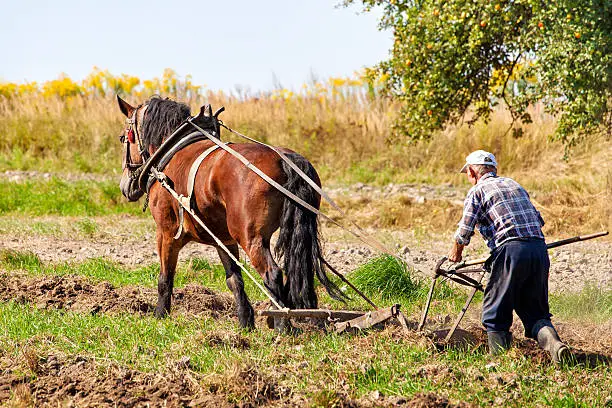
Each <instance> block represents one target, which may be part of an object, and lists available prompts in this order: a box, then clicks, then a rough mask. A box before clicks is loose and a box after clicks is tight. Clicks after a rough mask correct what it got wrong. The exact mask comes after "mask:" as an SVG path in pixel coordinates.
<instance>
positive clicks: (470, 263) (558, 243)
mask: <svg viewBox="0 0 612 408" xmlns="http://www.w3.org/2000/svg"><path fill="white" fill-rule="evenodd" d="M606 235H608V231H600V232H595V233H593V234H587V235H578V236H576V237H571V238H567V239H562V240H560V241H555V242H551V243H550V244H547V245H546V248H547V249H552V248H556V247H560V246H562V245H567V244H573V243H574V242H580V241H587V240H589V239H593V238H599V237H603V236H606ZM487 259H488V258H481V259H473V260H471V261H463V262H460V263H458V264H457V265H456V266H455V269H461V268H465V267H466V266H473V265H480V264H483V263H485V262H486V261H487Z"/></svg>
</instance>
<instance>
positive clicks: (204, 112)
mask: <svg viewBox="0 0 612 408" xmlns="http://www.w3.org/2000/svg"><path fill="white" fill-rule="evenodd" d="M199 116H208V117H211V116H212V107H211V106H210V104H209V103H207V104H206V105H202V107H201V108H200V115H199Z"/></svg>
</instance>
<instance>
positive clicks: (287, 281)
mask: <svg viewBox="0 0 612 408" xmlns="http://www.w3.org/2000/svg"><path fill="white" fill-rule="evenodd" d="M117 102H118V104H119V109H120V111H121V112H122V113H123V115H125V116H126V118H127V120H126V122H127V125H126V127H125V129H124V130H123V133H122V134H121V136H120V140H121V141H122V143H123V163H122V169H123V171H122V176H121V181H120V183H119V186H120V190H121V192H122V194H123V195H124V196H125V198H127V199H128V201H137V200H138V199H140V198H141V197H142V196H143V195H144V194H145V191H144V189H143V188H141V187H140V186H139V183H137V180H136V179H137V177H135V175H136V173H137V172H138V170H139V169H140V168H141V167H142V166H143V164H144V163H145V161H146V160H147V159H148V158H149V157H150V156H151V155H153V154H154V153H155V152H156V151H157V150H158V149H159V147H160V146H161V145H162V143H163V142H164V141H165V140H166V138H167V137H168V136H170V135H171V134H172V133H173V131H174V130H175V129H177V127H179V126H180V125H181V124H182V123H184V122H185V121H186V120H187V119H188V118H190V117H191V116H190V115H191V113H190V108H189V106H187V105H186V104H184V103H180V102H177V101H174V100H171V99H169V98H165V99H163V98H160V97H157V96H156V97H152V98H150V99H148V100H146V101H145V102H143V103H142V104H140V105H138V106H132V105H130V104H129V103H128V102H126V101H125V100H123V99H122V98H121V97H119V96H117ZM209 110H210V107H209ZM202 111H204V109H203V110H202ZM211 112H212V111H211ZM193 130H194V129H190V131H193ZM172 139H173V140H174V137H173V138H172ZM211 146H213V142H212V141H210V140H201V141H197V142H195V143H192V144H189V145H187V146H186V147H184V148H182V149H180V150H179V151H178V152H176V153H175V154H174V156H172V158H171V159H170V161H169V162H168V163H167V165H166V166H165V168H164V169H163V172H164V174H165V175H166V176H167V177H168V178H169V179H170V180H172V183H173V188H174V190H175V191H176V192H177V193H179V194H183V195H185V196H186V195H187V194H186V193H187V189H188V186H187V184H188V181H187V179H188V173H189V171H190V168H191V166H192V164H193V163H194V161H195V160H196V159H197V158H198V156H200V154H201V153H203V152H204V151H206V150H207V149H209V148H210V147H211ZM231 148H232V149H234V150H235V151H237V152H239V153H240V154H242V155H243V156H244V157H246V158H247V159H248V160H249V161H250V162H251V163H252V164H254V165H255V166H257V167H258V168H259V169H261V170H262V171H263V172H264V173H266V174H267V175H268V176H269V177H271V178H272V179H273V180H274V181H276V182H277V183H279V184H281V185H282V186H283V187H285V188H286V189H288V190H289V191H290V192H292V193H294V194H295V195H296V196H297V197H299V198H300V199H302V200H304V201H305V202H306V203H308V204H310V205H311V206H313V207H314V208H316V209H319V208H320V202H321V197H320V195H319V194H318V193H316V192H315V191H314V189H313V188H312V187H310V186H309V185H308V184H307V183H306V182H305V180H304V179H302V178H301V177H299V175H298V174H297V173H296V172H295V171H294V170H293V169H291V167H290V166H289V165H288V164H287V163H285V162H284V161H283V160H282V159H281V158H280V157H279V155H278V154H277V153H275V152H274V151H273V150H272V149H270V148H268V147H266V146H262V145H259V144H255V143H236V144H232V145H231ZM279 149H280V150H281V151H282V152H283V153H284V154H285V155H286V156H287V157H289V158H290V159H291V160H292V161H293V162H294V163H295V165H297V166H298V167H299V168H300V169H301V170H302V171H303V172H304V173H306V175H308V176H309V177H310V178H311V179H312V180H313V181H315V182H316V183H317V185H319V186H320V185H321V180H320V178H319V175H318V173H317V172H316V170H315V168H314V166H313V165H312V164H311V163H310V162H309V161H308V160H307V159H306V158H305V157H303V156H301V155H300V154H298V153H296V152H294V151H292V150H290V149H286V148H279ZM148 200H149V201H148V206H149V208H150V212H151V215H152V216H153V219H154V220H155V224H156V227H157V229H156V239H157V251H158V254H159V260H160V273H159V278H158V285H157V289H158V300H157V306H156V308H155V316H156V317H157V318H162V317H165V316H167V315H168V314H169V313H170V307H171V298H172V289H173V286H174V276H175V272H176V266H177V261H178V254H179V251H180V250H181V248H183V247H184V246H185V245H186V244H187V243H189V242H192V241H194V242H198V243H201V244H206V245H211V246H213V247H215V248H216V249H217V253H218V255H219V258H220V260H221V263H222V264H223V267H224V269H225V275H226V283H227V287H228V288H229V289H230V290H231V292H232V293H233V296H234V300H235V303H236V306H237V312H238V313H237V314H238V321H239V325H240V327H242V328H245V329H253V328H254V327H255V317H254V311H253V307H252V306H251V304H250V302H249V299H248V296H247V294H246V292H245V290H244V281H243V278H242V273H241V270H240V268H239V267H238V265H237V264H236V263H235V262H234V261H233V260H232V259H231V257H230V256H228V254H227V253H226V252H224V251H223V250H222V249H221V248H220V247H219V246H218V245H217V244H216V243H215V240H214V239H213V238H212V237H211V236H210V235H209V234H208V233H207V232H206V231H205V230H204V229H203V228H202V227H201V226H200V225H198V224H197V223H196V222H194V220H193V219H192V218H191V217H190V216H189V215H188V214H187V213H185V214H184V218H183V217H180V216H179V211H180V209H179V203H178V202H177V201H176V200H175V199H173V197H172V196H171V194H170V193H169V192H168V191H167V190H166V189H164V188H163V187H162V186H161V185H160V183H159V182H154V183H153V184H152V185H151V186H150V188H149V191H148ZM192 202H193V209H194V211H195V213H196V215H197V216H198V217H199V218H201V219H202V220H203V222H204V223H205V224H206V225H207V226H208V228H210V230H211V231H212V232H213V234H214V235H216V236H217V237H218V238H219V240H220V241H221V242H222V243H223V244H224V245H225V246H227V248H228V249H229V251H230V252H231V253H232V254H233V255H234V257H236V259H238V256H239V251H238V245H240V247H242V249H243V250H244V252H245V253H246V254H247V255H248V257H249V259H250V261H251V264H252V266H253V267H254V268H255V270H256V271H257V272H258V273H259V275H260V276H261V278H262V280H263V282H264V285H265V287H266V288H267V289H268V290H269V292H270V293H271V294H272V295H273V296H274V297H275V298H276V300H277V301H278V302H279V304H280V305H282V307H288V308H297V309H300V308H301V309H311V308H317V305H318V299H317V293H316V291H315V279H314V277H315V276H316V277H317V278H318V280H319V282H320V283H321V284H322V285H323V286H324V287H325V289H326V290H327V292H328V293H329V294H330V296H332V297H333V298H336V299H342V298H343V294H342V292H341V291H340V290H339V288H338V287H337V285H335V284H334V283H333V282H332V281H331V280H330V279H329V278H328V276H327V274H326V271H325V265H324V260H323V258H322V249H321V242H320V237H319V224H318V216H317V214H315V213H313V212H311V211H308V210H307V209H306V208H304V207H302V206H301V205H299V204H298V203H296V202H294V201H293V200H291V199H289V198H288V197H286V196H285V195H283V194H281V193H280V192H279V191H278V190H277V189H275V188H274V187H272V186H271V185H270V184H269V183H267V182H266V181H264V180H263V179H262V178H261V177H260V176H258V175H256V174H255V173H253V172H252V171H251V170H249V169H248V168H247V167H246V166H244V165H243V164H242V163H241V162H240V161H239V160H238V159H237V158H235V157H234V156H232V155H231V154H229V153H228V152H226V151H225V150H223V149H216V150H214V151H212V153H210V154H209V155H208V156H206V158H205V159H204V161H203V162H202V163H201V164H200V165H199V170H198V172H197V173H196V177H195V184H194V189H193V201H192ZM181 218H183V223H182V227H181V225H180V222H181ZM181 228H182V229H181ZM277 230H280V231H279V235H278V239H277V242H276V245H275V255H276V256H277V258H278V259H279V260H282V269H281V268H280V267H279V266H278V264H277V262H276V260H275V258H274V256H273V254H272V250H271V237H272V234H273V233H274V232H275V231H277ZM177 231H180V234H177ZM269 324H270V323H269ZM273 327H274V328H275V329H276V330H279V331H285V330H290V329H292V326H291V323H290V322H289V320H288V319H274V324H273Z"/></svg>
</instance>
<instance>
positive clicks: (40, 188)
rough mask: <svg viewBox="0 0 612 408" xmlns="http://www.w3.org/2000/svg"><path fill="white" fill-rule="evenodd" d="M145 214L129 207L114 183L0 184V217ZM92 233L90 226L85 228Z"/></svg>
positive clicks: (57, 180) (32, 182)
mask: <svg viewBox="0 0 612 408" xmlns="http://www.w3.org/2000/svg"><path fill="white" fill-rule="evenodd" d="M118 213H125V214H131V215H138V214H142V211H141V206H140V205H139V204H136V203H128V202H127V200H126V199H125V198H123V196H122V195H121V192H120V191H119V183H118V182H115V181H100V182H92V181H71V182H67V181H63V180H60V179H57V178H53V179H51V180H50V181H44V180H33V181H26V182H23V183H14V182H10V181H6V180H0V215H7V214H20V215H34V216H37V215H48V214H53V215H68V216H82V215H85V216H95V215H108V214H118ZM84 228H85V229H87V230H91V226H84Z"/></svg>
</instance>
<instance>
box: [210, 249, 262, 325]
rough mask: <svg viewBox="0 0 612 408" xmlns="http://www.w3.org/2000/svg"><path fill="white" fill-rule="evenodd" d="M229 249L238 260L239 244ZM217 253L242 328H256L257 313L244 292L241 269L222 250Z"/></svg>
mask: <svg viewBox="0 0 612 408" xmlns="http://www.w3.org/2000/svg"><path fill="white" fill-rule="evenodd" d="M227 248H228V249H229V250H230V252H231V253H232V255H234V257H236V259H238V256H239V254H238V244H234V245H228V246H227ZM217 253H218V254H219V258H221V262H222V263H223V267H224V268H225V282H227V287H228V288H229V289H230V290H231V291H232V293H233V294H234V300H235V301H236V306H237V308H238V321H239V322H240V327H242V328H246V329H253V328H255V313H254V311H253V307H252V306H251V303H250V302H249V298H248V296H247V294H246V292H245V291H244V282H243V280H242V272H241V271H240V267H239V266H238V265H237V264H236V262H234V261H233V260H232V258H230V256H229V255H228V254H227V253H226V252H225V251H224V250H222V249H221V248H217Z"/></svg>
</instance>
